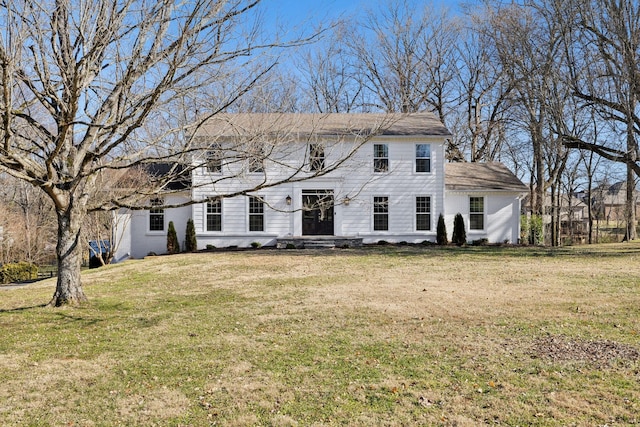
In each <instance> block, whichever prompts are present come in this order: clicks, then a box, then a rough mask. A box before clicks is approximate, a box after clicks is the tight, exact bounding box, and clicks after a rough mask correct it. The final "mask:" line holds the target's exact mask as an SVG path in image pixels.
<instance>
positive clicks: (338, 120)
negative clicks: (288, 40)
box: [115, 113, 526, 260]
mask: <svg viewBox="0 0 640 427" xmlns="http://www.w3.org/2000/svg"><path fill="white" fill-rule="evenodd" d="M449 138H451V135H450V133H449V131H448V130H447V129H446V128H445V127H444V126H443V125H442V123H441V122H440V121H439V120H437V118H436V117H435V116H434V115H433V114H430V113H416V114H221V115H218V116H215V117H214V118H212V119H210V120H209V121H208V122H207V124H206V125H205V126H203V127H201V128H200V129H199V130H198V132H197V133H196V134H195V135H194V140H195V141H197V143H198V144H199V146H200V147H201V150H200V151H199V154H197V155H195V156H194V157H193V161H194V165H195V166H196V167H195V168H194V169H193V171H192V172H191V181H190V184H191V185H184V186H183V187H182V188H180V187H177V188H173V190H174V191H173V192H172V193H170V194H167V195H166V196H165V197H162V198H159V199H158V200H157V203H159V206H160V203H164V204H165V205H168V204H179V203H182V202H185V201H189V200H191V201H196V202H197V203H195V204H192V205H190V206H186V207H181V208H173V209H162V208H160V207H159V208H158V209H153V210H151V211H132V212H120V213H119V224H120V227H119V229H118V230H117V232H116V238H117V239H118V241H119V243H118V244H117V245H116V246H117V248H118V249H117V253H116V257H115V259H116V260H119V259H123V258H126V257H134V258H139V257H143V256H146V255H147V254H148V253H150V252H154V253H157V254H160V253H164V252H165V251H166V249H165V247H166V233H167V225H168V223H169V221H173V223H174V225H175V228H176V231H177V233H178V237H179V240H180V241H181V242H183V241H184V236H185V230H186V223H187V220H188V219H190V218H191V219H192V220H193V221H194V225H195V229H196V236H197V242H198V248H199V249H204V248H207V247H217V248H222V247H232V246H238V247H248V246H251V245H252V244H253V245H256V244H260V245H261V246H273V245H276V244H278V242H286V241H290V240H291V239H298V241H302V242H304V240H305V238H311V237H313V236H324V237H325V238H329V237H330V236H333V237H335V238H346V239H357V240H359V241H362V242H363V243H375V242H379V241H381V240H385V241H387V242H408V243H419V242H423V241H425V240H426V241H435V239H436V224H437V220H438V216H439V215H440V214H443V215H444V216H445V220H446V224H447V230H448V231H449V237H450V236H451V232H452V230H453V217H454V216H455V214H456V213H458V212H460V213H462V214H463V217H464V218H465V224H466V227H467V229H468V231H467V236H468V238H469V240H472V239H473V240H475V239H483V238H484V239H487V240H489V241H491V242H504V241H508V242H513V243H516V242H517V241H518V239H519V233H520V223H519V212H520V199H521V197H522V195H523V194H524V193H525V192H526V187H525V186H524V185H523V184H522V183H521V182H520V181H519V180H518V179H517V178H516V177H515V176H514V175H513V174H512V173H511V172H509V171H508V170H507V169H506V168H505V167H504V166H502V165H500V164H495V163H494V164H485V165H481V164H465V163H460V164H446V162H445V145H446V141H447V139H449ZM465 170H466V171H468V174H466V173H465ZM198 201H202V202H198Z"/></svg>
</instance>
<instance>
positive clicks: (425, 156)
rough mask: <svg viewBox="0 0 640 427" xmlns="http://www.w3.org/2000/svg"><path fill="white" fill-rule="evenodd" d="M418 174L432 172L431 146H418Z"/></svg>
mask: <svg viewBox="0 0 640 427" xmlns="http://www.w3.org/2000/svg"><path fill="white" fill-rule="evenodd" d="M416 172H421V173H425V172H431V144H416Z"/></svg>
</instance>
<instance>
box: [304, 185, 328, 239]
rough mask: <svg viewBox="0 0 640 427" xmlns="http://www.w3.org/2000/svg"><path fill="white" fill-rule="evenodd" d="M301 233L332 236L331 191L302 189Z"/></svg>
mask: <svg viewBox="0 0 640 427" xmlns="http://www.w3.org/2000/svg"><path fill="white" fill-rule="evenodd" d="M302 235H303V236H333V191H332V190H303V191H302Z"/></svg>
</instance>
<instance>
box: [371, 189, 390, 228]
mask: <svg viewBox="0 0 640 427" xmlns="http://www.w3.org/2000/svg"><path fill="white" fill-rule="evenodd" d="M373 229H374V230H376V231H387V230H389V197H388V196H376V197H374V198H373Z"/></svg>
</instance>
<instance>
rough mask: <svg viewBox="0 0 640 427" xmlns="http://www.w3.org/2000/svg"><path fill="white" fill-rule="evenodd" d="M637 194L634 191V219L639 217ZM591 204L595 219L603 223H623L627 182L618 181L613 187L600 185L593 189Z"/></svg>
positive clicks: (639, 209)
mask: <svg viewBox="0 0 640 427" xmlns="http://www.w3.org/2000/svg"><path fill="white" fill-rule="evenodd" d="M638 194H639V192H638V191H637V189H636V191H635V193H634V195H635V203H634V205H635V209H636V217H640V200H639V199H638ZM591 203H592V206H593V209H594V216H595V219H599V220H604V221H611V222H617V221H625V211H626V203H627V182H626V181H620V182H616V183H615V184H613V185H602V186H599V187H597V188H595V189H594V190H593V191H592V194H591Z"/></svg>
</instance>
